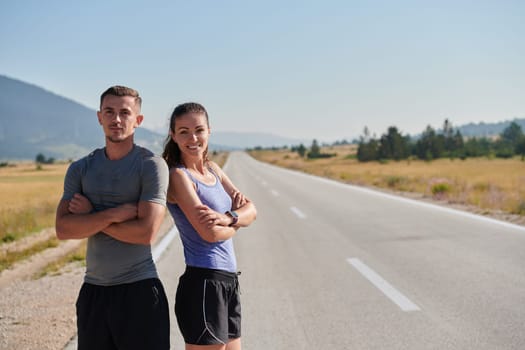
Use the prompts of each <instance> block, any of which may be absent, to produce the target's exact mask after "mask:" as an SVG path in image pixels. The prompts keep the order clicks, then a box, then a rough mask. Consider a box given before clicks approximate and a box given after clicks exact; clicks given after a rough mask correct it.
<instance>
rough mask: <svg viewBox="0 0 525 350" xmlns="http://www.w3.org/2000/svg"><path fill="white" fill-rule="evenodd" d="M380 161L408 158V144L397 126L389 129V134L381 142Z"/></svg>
mask: <svg viewBox="0 0 525 350" xmlns="http://www.w3.org/2000/svg"><path fill="white" fill-rule="evenodd" d="M378 152H379V158H380V159H395V160H400V159H405V158H407V157H408V142H407V139H405V138H404V137H403V136H402V135H401V134H400V133H399V131H398V130H397V128H396V127H395V126H391V127H389V128H388V131H387V134H385V135H383V136H381V139H380V140H379V150H378Z"/></svg>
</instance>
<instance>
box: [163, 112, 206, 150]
mask: <svg viewBox="0 0 525 350" xmlns="http://www.w3.org/2000/svg"><path fill="white" fill-rule="evenodd" d="M174 123H175V125H172V131H171V137H172V139H173V141H174V142H175V143H177V145H178V146H179V149H180V151H181V153H182V155H184V156H192V157H201V158H203V159H204V158H205V157H206V153H207V151H208V138H209V136H210V128H209V126H208V120H207V119H206V115H205V114H204V113H195V112H190V113H186V114H183V115H180V116H178V117H176V118H175V120H174Z"/></svg>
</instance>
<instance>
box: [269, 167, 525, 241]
mask: <svg viewBox="0 0 525 350" xmlns="http://www.w3.org/2000/svg"><path fill="white" fill-rule="evenodd" d="M259 164H262V166H264V167H268V168H274V169H278V170H280V171H283V172H288V173H291V174H295V175H298V176H303V177H308V178H312V179H317V180H318V181H321V182H325V183H329V184H332V185H334V186H339V187H341V188H346V189H351V190H355V191H360V192H364V193H369V194H372V195H375V196H380V197H384V198H390V199H393V200H396V201H399V202H405V203H410V204H413V205H417V206H421V207H427V208H432V209H436V210H440V211H444V212H447V213H451V214H455V215H460V216H464V217H468V218H471V219H475V220H479V221H485V222H489V223H492V224H497V225H501V226H505V227H508V228H511V229H514V230H518V231H521V232H525V227H524V226H522V225H518V224H513V223H511V222H507V221H501V220H497V219H493V218H490V217H488V216H482V215H479V214H473V213H469V212H466V211H461V210H458V209H453V208H449V207H444V206H441V205H437V204H432V203H426V202H422V201H420V200H415V199H411V198H405V197H401V196H397V195H393V194H387V193H384V192H381V191H378V190H374V189H371V188H366V187H360V186H356V185H350V184H345V183H341V182H338V181H336V180H331V179H327V178H323V177H320V176H316V175H311V174H306V173H302V172H300V171H297V170H291V169H285V168H281V167H278V166H276V165H273V164H268V163H263V162H259Z"/></svg>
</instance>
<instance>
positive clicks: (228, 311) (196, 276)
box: [175, 266, 241, 345]
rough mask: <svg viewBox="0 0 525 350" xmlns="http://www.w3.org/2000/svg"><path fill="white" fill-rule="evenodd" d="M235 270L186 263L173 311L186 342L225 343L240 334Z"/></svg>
mask: <svg viewBox="0 0 525 350" xmlns="http://www.w3.org/2000/svg"><path fill="white" fill-rule="evenodd" d="M237 275H238V274H237V273H231V272H226V271H221V270H212V269H203V268H198V267H191V266H187V267H186V271H185V272H184V274H183V275H182V276H181V277H180V279H179V285H178V287H177V295H176V297H175V315H176V316H177V322H178V324H179V329H180V331H181V333H182V336H183V337H184V341H185V342H186V343H187V344H194V345H212V344H226V343H227V342H228V341H229V340H231V339H236V338H240V337H241V300H240V292H239V280H238V278H237Z"/></svg>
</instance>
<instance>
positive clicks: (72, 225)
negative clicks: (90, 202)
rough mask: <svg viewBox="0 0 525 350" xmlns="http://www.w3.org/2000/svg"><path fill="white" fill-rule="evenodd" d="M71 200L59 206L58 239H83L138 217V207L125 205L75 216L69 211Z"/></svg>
mask: <svg viewBox="0 0 525 350" xmlns="http://www.w3.org/2000/svg"><path fill="white" fill-rule="evenodd" d="M69 202H70V201H69V200H61V201H60V203H59V204H58V208H57V213H56V221H55V229H56V234H57V238H58V239H82V238H87V237H90V236H93V235H94V234H96V233H98V232H100V231H103V230H104V229H106V228H107V227H108V226H109V225H111V224H112V223H115V222H122V221H126V220H130V219H133V218H135V217H136V216H137V206H136V205H134V204H124V205H121V206H118V207H116V208H111V209H106V210H103V211H99V212H94V213H85V214H74V213H72V212H70V211H69V209H68V207H69Z"/></svg>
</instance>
